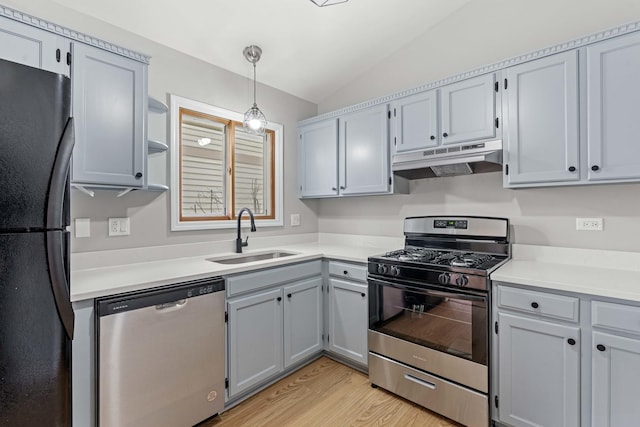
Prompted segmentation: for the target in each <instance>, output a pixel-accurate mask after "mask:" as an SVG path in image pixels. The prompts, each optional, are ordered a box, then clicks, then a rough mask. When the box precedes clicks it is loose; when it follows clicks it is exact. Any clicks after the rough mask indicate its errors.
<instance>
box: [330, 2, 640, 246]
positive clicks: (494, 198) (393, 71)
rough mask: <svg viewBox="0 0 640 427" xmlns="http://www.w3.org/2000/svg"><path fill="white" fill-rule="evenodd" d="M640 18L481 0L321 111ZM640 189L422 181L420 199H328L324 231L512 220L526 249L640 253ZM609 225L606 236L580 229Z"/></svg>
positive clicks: (495, 179)
mask: <svg viewBox="0 0 640 427" xmlns="http://www.w3.org/2000/svg"><path fill="white" fill-rule="evenodd" d="M639 20H640V2H638V1H631V0H608V1H601V0H561V1H558V0H537V1H533V0H474V1H472V2H470V3H469V4H468V5H466V6H465V7H463V8H462V9H461V10H459V11H458V12H456V13H455V14H454V15H453V16H452V17H451V18H450V19H448V20H446V21H445V22H444V23H442V24H440V25H439V26H437V27H435V28H434V29H433V30H431V31H429V32H427V33H425V34H424V35H423V36H421V37H419V38H418V39H416V40H415V41H414V42H413V43H411V44H409V45H407V46H406V47H405V48H403V49H401V50H399V51H398V52H397V53H395V54H394V55H392V56H391V57H389V58H387V59H386V60H385V61H383V62H381V63H380V64H378V65H377V66H376V67H374V68H373V69H371V70H370V71H369V72H367V73H366V74H364V75H362V76H360V77H359V78H358V79H357V80H355V81H354V82H352V83H351V84H350V85H348V86H346V87H344V88H342V89H340V90H339V91H338V92H337V93H336V94H334V95H333V96H330V97H328V98H327V99H326V100H324V101H323V102H322V103H320V105H319V111H320V112H326V111H331V110H334V109H338V108H341V107H344V106H346V105H351V104H355V103H359V102H362V101H365V100H368V99H373V98H376V97H379V96H383V95H387V94H390V93H394V92H398V91H402V90H405V89H409V88H412V87H417V86H420V85H422V84H425V83H428V82H430V81H435V80H438V79H441V78H444V77H447V76H450V75H454V74H457V73H460V72H463V71H466V70H470V69H473V68H476V67H479V66H482V65H485V64H490V63H493V62H497V61H499V60H502V59H506V58H509V57H512V56H516V55H519V54H523V53H526V52H528V51H532V50H536V49H539V48H543V47H546V46H549V45H553V44H555V43H559V42H564V41H568V40H570V39H572V38H576V37H580V36H583V35H586V34H589V33H592V32H597V31H600V30H604V29H607V28H609V27H612V26H616V25H619V24H624V23H628V22H632V21H639ZM639 194H640V184H618V185H597V186H588V187H559V188H540V189H520V190H507V189H503V188H502V179H501V175H500V174H499V173H491V174H481V175H473V176H466V177H465V176H462V177H452V178H434V179H423V180H417V181H413V182H412V183H411V194H409V195H404V196H400V195H398V196H379V197H363V198H351V199H343V200H322V201H321V202H320V205H319V210H318V215H319V230H320V231H321V232H331V233H356V234H372V233H373V232H375V233H376V234H381V235H385V236H400V235H402V219H403V218H404V217H407V216H412V215H440V214H466V215H486V216H503V217H507V218H509V219H510V220H511V222H512V224H513V231H514V233H513V240H514V241H515V242H517V243H525V244H527V243H528V244H539V245H557V246H570V247H582V248H603V249H615V250H630V251H640V239H638V237H637V236H640V197H639V196H638V195H639ZM576 217H601V218H604V231H603V232H585V231H580V232H579V231H576V230H575V219H576Z"/></svg>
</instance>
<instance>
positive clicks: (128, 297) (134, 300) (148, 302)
mask: <svg viewBox="0 0 640 427" xmlns="http://www.w3.org/2000/svg"><path fill="white" fill-rule="evenodd" d="M224 290H225V281H224V279H223V278H220V277H216V278H211V279H201V280H193V281H190V282H183V283H178V284H175V285H170V286H165V287H161V288H157V289H153V290H149V291H143V292H135V293H130V294H124V295H120V296H116V297H109V298H103V299H99V300H96V306H97V310H96V311H97V313H98V316H100V317H104V316H110V315H114V314H119V313H124V312H127V311H132V310H138V309H141V308H145V307H155V308H156V309H157V310H163V309H169V308H174V309H179V308H181V307H182V306H184V305H185V304H186V303H187V301H188V300H189V299H190V298H198V297H200V296H204V295H209V294H212V293H216V292H222V291H224Z"/></svg>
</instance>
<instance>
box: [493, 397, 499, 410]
mask: <svg viewBox="0 0 640 427" xmlns="http://www.w3.org/2000/svg"><path fill="white" fill-rule="evenodd" d="M498 401H499V399H498V395H497V394H496V395H495V396H494V398H493V403H494V404H495V405H496V408H497V407H498Z"/></svg>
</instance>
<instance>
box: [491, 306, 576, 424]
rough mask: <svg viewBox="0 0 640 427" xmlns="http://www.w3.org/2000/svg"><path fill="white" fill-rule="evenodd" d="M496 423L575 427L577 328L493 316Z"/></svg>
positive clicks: (509, 316) (507, 316)
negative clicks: (496, 343) (495, 329)
mask: <svg viewBox="0 0 640 427" xmlns="http://www.w3.org/2000/svg"><path fill="white" fill-rule="evenodd" d="M498 322H499V326H500V332H499V354H498V357H499V368H498V373H499V395H500V404H499V409H498V411H499V420H500V421H501V422H504V423H506V424H508V425H511V426H515V427H521V426H527V427H533V426H563V427H572V426H573V427H578V426H580V344H579V343H580V329H579V328H578V327H574V326H566V325H562V324H559V323H552V322H547V321H542V320H537V319H531V318H527V317H524V316H518V315H512V314H507V313H502V312H501V313H499V314H498Z"/></svg>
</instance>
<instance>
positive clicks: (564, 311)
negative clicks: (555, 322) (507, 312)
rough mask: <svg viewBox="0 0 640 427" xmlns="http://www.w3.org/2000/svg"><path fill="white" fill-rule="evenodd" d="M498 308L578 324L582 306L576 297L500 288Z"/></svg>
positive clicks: (505, 287) (506, 287)
mask: <svg viewBox="0 0 640 427" xmlns="http://www.w3.org/2000/svg"><path fill="white" fill-rule="evenodd" d="M498 307H501V308H509V309H512V310H517V311H523V312H525V313H531V314H537V315H540V316H545V317H551V318H555V319H562V320H569V321H572V322H577V321H578V312H579V307H580V304H579V299H578V298H574V297H567V296H562V295H555V294H548V293H545V292H537V291H528V290H524V289H519V288H511V287H508V286H498Z"/></svg>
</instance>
